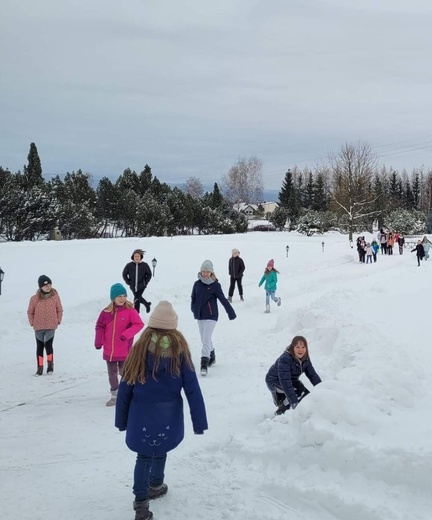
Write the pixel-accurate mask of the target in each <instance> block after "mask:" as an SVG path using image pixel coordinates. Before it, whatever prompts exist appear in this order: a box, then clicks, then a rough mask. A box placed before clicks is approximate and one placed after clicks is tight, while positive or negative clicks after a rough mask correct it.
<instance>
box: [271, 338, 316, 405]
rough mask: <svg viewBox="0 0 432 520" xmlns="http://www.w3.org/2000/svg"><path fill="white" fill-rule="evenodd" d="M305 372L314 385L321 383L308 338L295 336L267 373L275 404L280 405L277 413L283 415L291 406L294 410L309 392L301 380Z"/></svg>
mask: <svg viewBox="0 0 432 520" xmlns="http://www.w3.org/2000/svg"><path fill="white" fill-rule="evenodd" d="M303 372H304V373H305V374H306V377H307V378H308V379H309V381H310V382H311V383H312V384H313V385H314V386H316V385H317V384H319V383H321V378H320V377H319V375H318V374H317V373H316V372H315V369H314V367H313V366H312V362H311V360H310V359H309V350H308V344H307V341H306V338H304V337H303V336H295V337H294V338H293V340H292V341H291V345H289V347H287V349H286V350H285V352H284V353H283V354H282V355H281V356H280V357H279V358H278V359H277V360H276V362H275V363H274V364H273V365H272V366H271V367H270V369H269V371H268V373H267V375H266V379H265V381H266V384H267V388H268V389H269V390H270V392H271V394H272V396H273V402H274V404H275V405H276V406H277V407H278V408H277V410H276V412H275V415H282V414H284V413H285V412H286V411H287V410H288V409H289V408H291V409H292V410H294V409H295V408H296V406H297V405H298V403H299V402H300V401H301V400H302V399H303V398H304V397H306V396H307V394H309V390H308V389H307V388H306V387H305V386H304V385H303V383H302V382H301V381H300V380H299V377H300V376H301V374H302V373H303Z"/></svg>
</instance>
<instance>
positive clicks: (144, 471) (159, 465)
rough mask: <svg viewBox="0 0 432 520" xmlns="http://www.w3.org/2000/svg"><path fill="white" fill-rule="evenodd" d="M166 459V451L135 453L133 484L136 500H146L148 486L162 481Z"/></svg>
mask: <svg viewBox="0 0 432 520" xmlns="http://www.w3.org/2000/svg"><path fill="white" fill-rule="evenodd" d="M166 459H167V456H166V453H165V454H164V455H143V454H142V453H138V454H137V458H136V462H135V470H134V485H133V493H134V495H135V500H136V501H137V502H142V501H144V500H148V497H149V487H150V486H152V487H153V486H160V485H161V484H162V483H163V481H164V476H165V475H164V470H165V464H166Z"/></svg>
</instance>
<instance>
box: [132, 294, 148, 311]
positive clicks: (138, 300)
mask: <svg viewBox="0 0 432 520" xmlns="http://www.w3.org/2000/svg"><path fill="white" fill-rule="evenodd" d="M143 292H144V289H143V290H142V291H137V292H134V293H133V294H134V307H135V310H136V311H137V312H139V310H140V303H142V304H143V305H144V307H145V308H146V310H147V307H148V301H147V300H146V299H145V298H143Z"/></svg>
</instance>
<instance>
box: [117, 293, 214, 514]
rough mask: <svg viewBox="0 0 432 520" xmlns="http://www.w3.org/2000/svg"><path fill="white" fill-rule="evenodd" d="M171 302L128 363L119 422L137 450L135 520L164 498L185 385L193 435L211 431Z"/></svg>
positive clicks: (157, 313)
mask: <svg viewBox="0 0 432 520" xmlns="http://www.w3.org/2000/svg"><path fill="white" fill-rule="evenodd" d="M177 323H178V318H177V314H176V313H175V311H174V309H173V307H172V305H171V303H169V302H167V301H161V302H160V303H159V304H158V305H157V306H156V307H155V309H154V311H153V312H152V314H151V316H150V320H149V323H148V327H147V328H146V329H145V330H144V332H143V333H142V334H141V337H140V338H139V339H138V341H137V342H136V343H135V345H134V347H133V349H132V351H131V353H130V354H129V356H128V358H127V360H126V363H125V365H124V371H123V379H122V381H121V383H120V387H119V392H118V399H117V405H116V418H115V425H116V427H117V428H118V429H119V430H120V431H124V430H126V444H127V446H128V448H129V449H130V450H132V451H134V452H136V453H137V458H136V463H135V471H134V485H133V493H134V495H135V502H134V510H135V520H150V519H151V518H153V513H152V512H151V511H149V500H152V499H155V498H159V497H162V496H164V495H165V494H166V493H167V491H168V486H167V485H166V484H165V483H164V476H165V475H164V471H165V463H166V459H167V452H168V451H170V450H173V449H174V448H176V447H177V446H178V445H179V444H180V443H181V441H182V440H183V437H184V418H183V399H182V395H181V391H182V389H183V390H184V393H185V395H186V398H187V400H188V403H189V408H190V414H191V419H192V424H193V430H194V433H195V434H203V433H204V430H207V417H206V410H205V406H204V399H203V396H202V393H201V389H200V386H199V383H198V379H197V376H196V373H195V369H194V366H193V364H192V359H191V353H190V350H189V346H188V344H187V341H186V339H185V338H184V336H183V334H182V333H181V332H179V331H178V330H177Z"/></svg>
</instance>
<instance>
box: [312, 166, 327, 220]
mask: <svg viewBox="0 0 432 520" xmlns="http://www.w3.org/2000/svg"><path fill="white" fill-rule="evenodd" d="M328 205H329V204H328V195H327V192H326V187H325V180H324V174H323V173H321V172H319V173H317V176H316V179H315V184H314V197H313V206H312V209H314V210H315V211H327V209H328Z"/></svg>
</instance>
